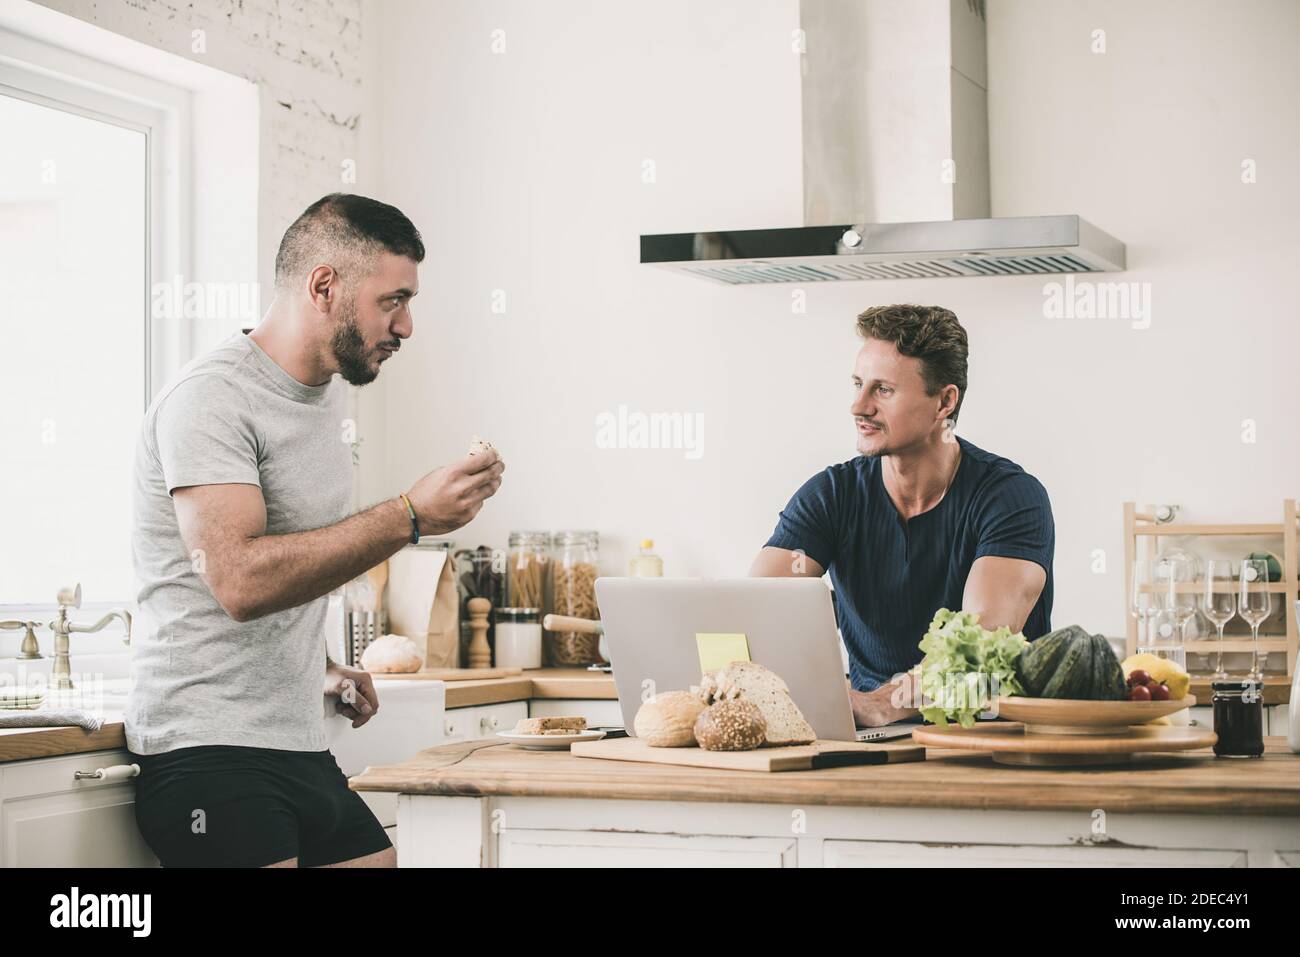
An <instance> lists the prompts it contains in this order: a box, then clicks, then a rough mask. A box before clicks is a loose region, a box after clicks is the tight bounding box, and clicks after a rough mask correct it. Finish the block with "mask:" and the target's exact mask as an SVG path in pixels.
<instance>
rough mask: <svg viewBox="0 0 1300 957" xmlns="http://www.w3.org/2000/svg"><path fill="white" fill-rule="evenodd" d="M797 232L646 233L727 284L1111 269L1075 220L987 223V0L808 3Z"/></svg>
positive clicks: (1106, 245)
mask: <svg viewBox="0 0 1300 957" xmlns="http://www.w3.org/2000/svg"><path fill="white" fill-rule="evenodd" d="M799 17H800V28H801V30H802V31H803V33H802V36H803V42H804V44H805V47H804V52H803V53H802V55H801V63H800V83H801V97H802V107H803V117H802V123H803V194H804V222H805V223H806V224H807V225H805V226H802V227H794V228H784V229H747V230H731V231H716V230H714V231H692V232H682V233H658V234H651V235H642V236H641V262H642V263H649V264H655V265H659V266H663V267H666V268H669V269H674V270H677V271H680V272H683V273H686V274H687V275H692V276H698V277H701V278H704V279H711V280H714V281H716V282H721V283H725V284H728V285H744V284H748V283H779V282H801V283H803V282H818V281H834V280H846V279H894V280H898V279H935V278H943V277H952V276H1012V275H1026V274H1035V273H1078V272H1113V271H1118V270H1123V269H1124V268H1125V250H1124V244H1123V243H1122V242H1120V241H1119V240H1117V239H1115V238H1114V237H1113V236H1110V235H1108V234H1107V233H1105V232H1103V231H1102V230H1100V229H1098V228H1097V227H1096V226H1093V225H1092V224H1091V223H1089V222H1088V221H1087V220H1085V219H1083V218H1081V217H1079V216H1076V215H1072V214H1071V215H1056V216H1019V217H1005V218H996V219H993V218H989V205H990V204H989V175H988V169H989V150H988V111H987V70H986V67H987V61H986V53H985V41H984V4H983V0H800V6H799Z"/></svg>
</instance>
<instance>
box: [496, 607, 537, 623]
mask: <svg viewBox="0 0 1300 957" xmlns="http://www.w3.org/2000/svg"><path fill="white" fill-rule="evenodd" d="M541 613H542V610H541V609H540V608H498V609H497V610H496V611H495V612H494V614H495V615H496V620H497V621H517V622H524V623H525V624H530V623H532V622H534V621H537V619H538V616H540V615H541Z"/></svg>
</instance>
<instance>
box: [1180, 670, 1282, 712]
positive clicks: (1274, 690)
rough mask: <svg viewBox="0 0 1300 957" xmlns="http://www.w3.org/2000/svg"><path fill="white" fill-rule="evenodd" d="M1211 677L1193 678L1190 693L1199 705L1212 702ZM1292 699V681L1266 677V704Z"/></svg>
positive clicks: (1280, 702)
mask: <svg viewBox="0 0 1300 957" xmlns="http://www.w3.org/2000/svg"><path fill="white" fill-rule="evenodd" d="M1211 681H1212V679H1210V678H1198V677H1193V678H1192V684H1191V689H1190V690H1189V692H1188V693H1189V694H1192V695H1195V697H1196V702H1197V704H1198V705H1208V704H1209V703H1210V684H1211ZM1290 700H1291V682H1290V681H1288V680H1287V679H1286V678H1265V679H1264V706H1265V707H1269V706H1271V705H1278V704H1286V703H1287V702H1288V701H1290Z"/></svg>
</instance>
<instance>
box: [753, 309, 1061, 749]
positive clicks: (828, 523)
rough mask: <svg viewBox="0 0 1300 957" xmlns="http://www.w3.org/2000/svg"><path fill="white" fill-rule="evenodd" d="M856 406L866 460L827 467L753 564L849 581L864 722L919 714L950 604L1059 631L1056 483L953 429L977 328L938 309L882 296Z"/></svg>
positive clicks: (987, 622)
mask: <svg viewBox="0 0 1300 957" xmlns="http://www.w3.org/2000/svg"><path fill="white" fill-rule="evenodd" d="M858 333H859V335H861V336H862V338H863V340H864V342H863V345H862V348H861V349H860V350H859V351H858V356H857V361H856V363H855V365H854V370H853V389H854V396H853V404H852V405H851V406H850V412H851V413H852V415H853V419H854V422H855V423H856V425H857V430H858V442H857V448H858V452H860V453H861V455H859V456H858V457H857V458H854V459H852V460H851V461H848V462H844V463H842V464H840V465H832V466H831V467H830V468H828V469H826V470H825V471H823V472H820V473H818V474H817V475H814V476H813V477H812V478H810V479H809V480H808V481H807V482H805V483H804V484H803V487H802V488H800V489H799V491H797V492H795V494H794V497H793V498H791V499H790V503H789V504H788V505H787V506H786V507H785V510H784V511H782V512H781V517H780V519H779V521H778V522H777V525H776V530H775V531H773V533H772V536H771V538H769V539H768V540H767V544H766V545H765V546H764V547H763V549H762V551H761V552H759V555H758V557H757V558H756V559H755V560H754V565H753V567H752V568H751V569H750V574H751V575H759V576H772V577H777V576H789V575H806V576H810V577H820V576H821V575H823V574H824V573H826V572H827V571H829V572H830V576H831V582H832V583H833V584H834V586H835V594H836V613H837V617H838V620H839V626H840V633H841V635H842V636H843V638H844V644H845V646H846V647H847V649H848V653H849V680H850V689H851V690H850V692H849V697H850V699H851V700H852V703H853V715H854V718H855V719H856V721H857V723H858V725H859V726H863V727H868V726H876V725H881V724H888V723H889V722H891V721H897V720H899V719H900V718H905V717H909V716H912V715H915V714H916V713H917V711H916V708H915V707H913V705H914V704H915V703H916V700H917V699H916V694H915V688H914V685H913V678H912V675H911V674H908V673H907V672H909V669H912V668H913V667H914V666H916V665H917V664H918V663H919V662H920V660H921V657H922V656H921V652H920V650H919V649H918V648H917V643H918V642H919V641H920V640H921V637H922V636H923V635H924V634H925V632H926V630H927V628H928V626H929V624H930V619H931V618H932V617H933V616H934V613H935V612H936V611H937V610H938V609H940V608H950V609H952V610H954V611H956V610H958V609H962V610H965V611H973V612H976V613H978V614H979V616H980V624H982V625H983V626H984V627H985V628H997V627H999V626H1002V625H1006V626H1008V627H1009V628H1011V630H1012V631H1022V630H1023V632H1024V635H1025V637H1026V638H1030V639H1033V638H1037V637H1039V636H1040V635H1043V634H1045V633H1046V632H1048V631H1049V630H1050V629H1051V623H1050V618H1051V612H1052V551H1053V549H1054V547H1055V530H1054V526H1053V523H1052V506H1051V503H1050V502H1049V501H1048V499H1047V491H1046V490H1045V489H1044V488H1043V486H1042V484H1041V483H1040V482H1039V481H1038V480H1037V479H1035V478H1034V477H1033V476H1032V475H1030V474H1029V473H1027V472H1025V471H1024V470H1023V469H1022V468H1021V467H1020V466H1018V465H1016V464H1015V463H1014V462H1011V461H1009V460H1007V459H1004V458H1002V457H1001V456H998V455H994V454H993V453H991V452H985V451H984V450H983V449H979V448H976V447H975V446H974V445H972V444H971V443H970V442H967V441H966V440H965V439H962V438H958V437H957V435H956V434H955V433H954V432H953V430H952V428H953V425H954V424H955V422H956V420H957V414H958V412H960V410H961V404H962V400H963V399H964V398H965V396H966V359H967V340H966V330H965V329H963V328H962V326H961V323H959V322H958V321H957V317H956V316H955V315H953V313H952V312H951V311H949V310H947V309H943V308H941V307H938V306H928V307H927V306H910V305H899V306H878V307H874V308H871V309H868V310H867V311H866V312H864V313H862V315H860V316H859V317H858Z"/></svg>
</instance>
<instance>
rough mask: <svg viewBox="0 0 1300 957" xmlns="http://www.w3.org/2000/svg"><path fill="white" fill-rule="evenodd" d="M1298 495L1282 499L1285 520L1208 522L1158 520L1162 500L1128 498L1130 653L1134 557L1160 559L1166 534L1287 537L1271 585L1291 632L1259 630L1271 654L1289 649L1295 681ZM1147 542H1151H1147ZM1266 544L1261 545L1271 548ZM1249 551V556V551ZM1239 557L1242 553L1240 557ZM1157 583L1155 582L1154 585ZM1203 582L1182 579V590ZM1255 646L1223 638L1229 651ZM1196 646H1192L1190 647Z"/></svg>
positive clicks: (1213, 644) (1133, 645)
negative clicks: (1279, 575)
mask: <svg viewBox="0 0 1300 957" xmlns="http://www.w3.org/2000/svg"><path fill="white" fill-rule="evenodd" d="M1296 531H1297V526H1296V501H1295V499H1291V498H1288V499H1283V500H1282V521H1281V522H1265V523H1260V524H1204V523H1189V522H1157V521H1156V506H1154V505H1147V506H1144V509H1143V510H1142V511H1139V510H1138V508H1137V505H1136V504H1135V503H1133V502H1125V503H1124V605H1125V608H1124V617H1125V619H1126V620H1127V621H1128V632H1127V640H1126V643H1125V647H1126V649H1127V652H1126V654H1127V655H1132V654H1135V653H1136V652H1137V645H1138V623H1137V619H1136V618H1134V617H1133V616H1132V615H1131V614H1130V613H1129V609H1128V601H1129V596H1130V595H1132V594H1133V563H1134V562H1135V561H1154V560H1155V559H1156V558H1158V557H1159V554H1160V539H1162V538H1176V537H1183V536H1224V537H1237V538H1250V537H1260V538H1273V539H1277V538H1281V539H1282V553H1281V555H1278V556H1276V557H1277V558H1278V560H1279V564H1280V565H1281V566H1282V580H1281V581H1276V582H1269V583H1268V590H1269V591H1270V592H1272V593H1273V594H1276V595H1281V596H1282V604H1283V612H1284V618H1285V621H1286V632H1285V633H1284V634H1279V633H1277V632H1273V633H1271V634H1265V633H1264V632H1263V631H1262V630H1261V631H1260V635H1259V650H1260V651H1261V652H1265V651H1266V652H1268V653H1269V654H1270V655H1272V654H1274V653H1276V652H1279V651H1284V652H1286V680H1287V681H1288V682H1290V681H1291V680H1292V679H1293V677H1294V675H1295V670H1296V653H1297V648H1298V647H1300V629H1298V628H1297V625H1296V598H1297V592H1298V591H1300V582H1298V581H1297V579H1298V577H1300V565H1297V551H1296V545H1297V536H1296ZM1144 546H1145V547H1144ZM1265 550H1266V549H1262V548H1261V549H1259V551H1265ZM1243 557H1244V556H1243ZM1235 560H1237V561H1239V560H1240V559H1235ZM1151 587H1154V586H1151ZM1204 587H1205V585H1204V583H1203V582H1185V583H1182V584H1180V585H1178V589H1179V590H1180V591H1190V592H1195V593H1197V594H1200V592H1201V591H1202V590H1203V589H1204ZM1204 644H1205V647H1206V649H1207V650H1212V649H1215V648H1217V647H1218V642H1217V641H1216V640H1213V639H1211V640H1208V641H1206V642H1205V643H1204ZM1252 647H1254V643H1253V642H1252V641H1251V640H1250V638H1248V637H1247V638H1228V637H1225V638H1224V641H1223V650H1224V652H1225V653H1231V652H1239V651H1244V652H1249V651H1250V650H1251V648H1252ZM1189 650H1190V649H1189Z"/></svg>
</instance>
